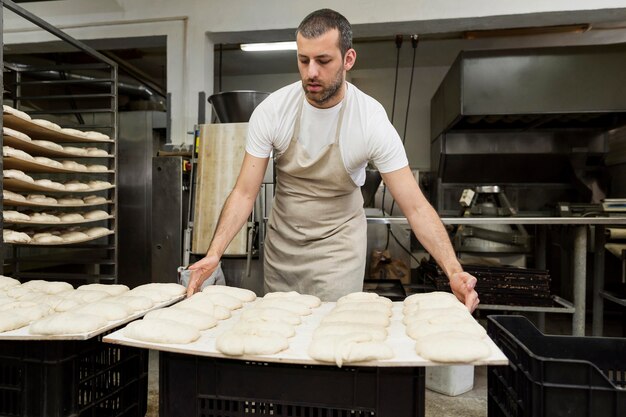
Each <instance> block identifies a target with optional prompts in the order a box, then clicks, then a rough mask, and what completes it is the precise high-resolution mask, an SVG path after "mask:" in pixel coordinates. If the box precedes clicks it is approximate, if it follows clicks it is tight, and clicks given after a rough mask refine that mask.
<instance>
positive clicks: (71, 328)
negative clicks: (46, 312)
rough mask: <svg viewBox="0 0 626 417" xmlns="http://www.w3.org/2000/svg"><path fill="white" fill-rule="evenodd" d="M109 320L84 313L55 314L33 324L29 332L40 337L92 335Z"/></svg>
mask: <svg viewBox="0 0 626 417" xmlns="http://www.w3.org/2000/svg"><path fill="white" fill-rule="evenodd" d="M107 324H108V323H107V320H106V319H104V318H102V317H99V316H95V315H91V314H84V313H80V314H78V313H71V312H65V313H55V314H53V315H51V316H48V317H45V318H43V319H41V320H37V321H36V322H34V323H31V325H30V327H29V329H28V331H29V332H30V333H31V334H40V335H66V334H67V335H69V334H81V333H90V332H93V331H95V330H98V329H100V328H102V327H105V326H106V325H107Z"/></svg>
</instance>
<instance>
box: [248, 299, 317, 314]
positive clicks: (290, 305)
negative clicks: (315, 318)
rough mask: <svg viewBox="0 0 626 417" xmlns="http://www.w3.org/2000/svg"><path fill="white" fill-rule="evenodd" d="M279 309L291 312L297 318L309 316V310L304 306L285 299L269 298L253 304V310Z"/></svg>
mask: <svg viewBox="0 0 626 417" xmlns="http://www.w3.org/2000/svg"><path fill="white" fill-rule="evenodd" d="M264 307H269V308H280V309H283V310H287V311H291V312H292V313H294V314H298V315H299V316H308V315H310V314H311V309H310V308H309V306H307V305H306V304H300V303H298V302H296V301H291V300H289V299H287V298H274V299H272V298H270V299H264V298H263V299H261V300H259V301H258V302H257V303H256V304H255V308H264Z"/></svg>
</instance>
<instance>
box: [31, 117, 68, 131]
mask: <svg viewBox="0 0 626 417" xmlns="http://www.w3.org/2000/svg"><path fill="white" fill-rule="evenodd" d="M31 122H33V123H34V124H36V125H39V126H43V127H45V128H46V129H51V130H59V131H60V130H61V126H59V125H58V124H56V123H53V122H51V121H50V120H45V119H31Z"/></svg>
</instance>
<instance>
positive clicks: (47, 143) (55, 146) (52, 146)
mask: <svg viewBox="0 0 626 417" xmlns="http://www.w3.org/2000/svg"><path fill="white" fill-rule="evenodd" d="M33 143H34V144H35V145H38V146H41V147H43V148H47V149H52V150H55V151H62V150H63V146H61V145H59V144H58V143H54V142H50V141H49V140H33Z"/></svg>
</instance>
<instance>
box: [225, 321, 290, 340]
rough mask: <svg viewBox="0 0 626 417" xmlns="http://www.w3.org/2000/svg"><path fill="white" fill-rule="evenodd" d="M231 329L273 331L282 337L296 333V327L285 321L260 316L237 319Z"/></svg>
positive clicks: (245, 331)
mask: <svg viewBox="0 0 626 417" xmlns="http://www.w3.org/2000/svg"><path fill="white" fill-rule="evenodd" d="M233 330H235V331H238V332H243V333H247V332H248V333H249V332H255V331H260V332H274V333H278V334H280V335H281V336H283V337H287V338H289V337H293V336H295V334H296V328H295V327H294V326H293V325H291V324H287V323H282V322H280V321H265V320H263V319H261V318H255V319H247V320H239V321H238V322H237V324H235V325H234V326H233Z"/></svg>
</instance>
